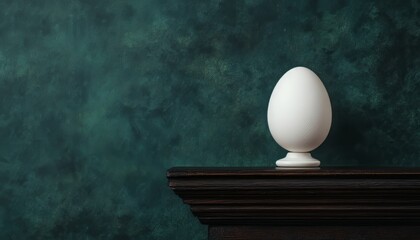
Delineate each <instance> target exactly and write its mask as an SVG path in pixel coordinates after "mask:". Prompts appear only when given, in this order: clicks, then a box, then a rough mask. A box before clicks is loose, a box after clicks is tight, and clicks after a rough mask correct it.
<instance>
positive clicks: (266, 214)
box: [167, 168, 420, 240]
mask: <svg viewBox="0 0 420 240" xmlns="http://www.w3.org/2000/svg"><path fill="white" fill-rule="evenodd" d="M167 177H168V179H169V186H170V187H171V188H172V189H173V190H174V192H175V193H176V194H177V195H178V196H180V197H181V198H182V199H183V201H184V203H186V204H188V205H190V207H191V210H192V212H193V214H194V215H195V216H197V218H198V219H199V220H200V221H201V223H203V224H207V225H209V238H210V239H282V240H283V239H284V240H289V239H296V240H298V239H299V240H306V239H308V240H309V239H353V240H356V239H420V235H419V234H420V168H381V169H356V168H321V169H276V168H172V169H170V170H168V172H167ZM317 229H323V230H322V231H321V230H317ZM343 233H346V234H345V235H346V236H347V238H342V236H341V235H340V234H343ZM334 234H335V235H334ZM337 234H338V235H337Z"/></svg>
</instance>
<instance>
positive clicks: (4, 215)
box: [0, 0, 420, 240]
mask: <svg viewBox="0 0 420 240" xmlns="http://www.w3.org/2000/svg"><path fill="white" fill-rule="evenodd" d="M0 9H1V10H0V184H1V185H0V186H1V187H0V239H64V240H66V239H113V240H117V239H118V240H126V239H206V235H207V233H206V227H205V226H202V225H200V224H199V222H198V221H197V220H196V219H195V218H194V217H193V216H192V215H191V213H190V211H189V209H188V207H187V206H185V205H184V204H183V203H182V201H181V200H180V199H179V198H178V197H176V196H175V195H174V194H173V193H172V191H171V190H170V189H169V188H168V187H167V180H166V176H165V174H166V170H167V169H168V168H170V167H173V166H274V162H275V160H276V159H278V158H280V157H282V156H284V154H285V151H284V150H283V149H281V148H280V147H279V146H278V145H276V143H275V142H274V140H273V139H272V138H271V136H270V134H269V132H268V128H267V124H266V110H267V104H268V100H269V96H270V94H271V91H272V89H273V88H274V86H275V84H276V82H277V81H278V79H279V78H280V77H281V76H282V74H284V73H285V72H286V71H287V70H288V69H290V68H292V67H294V66H299V65H302V66H307V67H309V68H311V69H313V70H314V71H315V72H316V73H317V74H318V75H319V76H320V78H321V79H322V80H323V82H324V84H325V86H326V88H327V90H328V92H329V94H330V98H331V101H332V106H333V125H332V130H331V132H330V135H329V137H328V138H327V140H326V142H325V143H324V144H323V145H322V146H321V147H320V148H319V149H317V150H316V151H314V156H316V157H317V158H319V159H321V160H322V164H323V166H360V167H365V166H394V167H396V166H405V167H414V166H420V158H419V157H420V150H419V145H420V107H419V103H420V96H419V91H420V75H419V71H418V70H419V64H420V56H419V53H420V38H419V37H420V4H419V1H375V2H372V1H365V0H359V1H309V0H305V1H299V0H293V1H274V0H273V1H264V0H226V1H215V0H212V1H210V0H206V1H193V0H191V1H181V0H180V1H159V0H143V1H123V0H121V1H115V0H101V1H99V0H97V1H94V0H88V1H82V0H80V1H76V0H71V1H70V0H69V1H53V0H35V1H24V0H13V1H12V0H9V1H8V0H1V1H0Z"/></svg>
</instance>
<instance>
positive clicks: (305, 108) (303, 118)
mask: <svg viewBox="0 0 420 240" xmlns="http://www.w3.org/2000/svg"><path fill="white" fill-rule="evenodd" d="M267 120H268V127H269V130H270V132H271V135H272V136H273V138H274V140H275V141H276V142H277V143H278V144H279V145H280V146H282V147H283V148H284V149H286V150H288V151H290V152H289V153H288V154H287V156H286V157H285V158H283V159H280V160H278V161H277V162H276V165H277V166H280V167H317V166H319V165H320V162H319V161H318V160H316V159H314V158H312V156H311V154H310V151H312V150H314V149H316V148H317V147H318V146H319V145H321V144H322V143H323V142H324V140H325V139H326V137H327V135H328V133H329V131H330V128H331V123H332V109H331V102H330V98H329V96H328V92H327V90H326V88H325V86H324V84H323V83H322V81H321V79H320V78H319V77H318V76H317V75H316V74H315V73H314V72H313V71H312V70H310V69H308V68H306V67H295V68H292V69H290V70H289V71H287V72H286V73H285V74H284V75H283V76H282V77H281V78H280V80H279V81H278V82H277V84H276V86H275V87H274V90H273V92H272V94H271V97H270V101H269V103H268V111H267Z"/></svg>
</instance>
